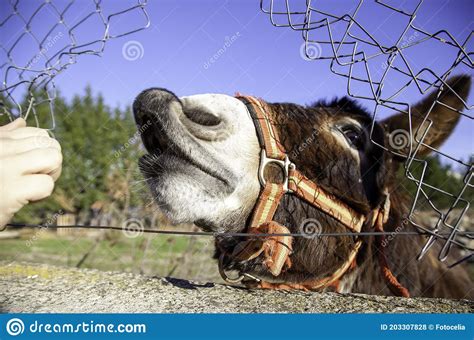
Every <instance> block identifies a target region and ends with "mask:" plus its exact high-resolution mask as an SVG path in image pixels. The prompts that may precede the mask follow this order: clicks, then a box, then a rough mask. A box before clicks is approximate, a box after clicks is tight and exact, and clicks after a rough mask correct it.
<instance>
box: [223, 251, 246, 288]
mask: <svg viewBox="0 0 474 340" xmlns="http://www.w3.org/2000/svg"><path fill="white" fill-rule="evenodd" d="M224 256H225V254H224V253H222V254H221V256H219V274H221V277H222V278H223V279H224V281H225V282H228V283H240V282H241V281H242V280H243V279H244V277H245V275H243V274H240V273H239V276H238V277H236V278H230V277H228V276H227V274H226V272H225V269H224Z"/></svg>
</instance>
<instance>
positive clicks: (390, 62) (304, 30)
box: [260, 0, 474, 261]
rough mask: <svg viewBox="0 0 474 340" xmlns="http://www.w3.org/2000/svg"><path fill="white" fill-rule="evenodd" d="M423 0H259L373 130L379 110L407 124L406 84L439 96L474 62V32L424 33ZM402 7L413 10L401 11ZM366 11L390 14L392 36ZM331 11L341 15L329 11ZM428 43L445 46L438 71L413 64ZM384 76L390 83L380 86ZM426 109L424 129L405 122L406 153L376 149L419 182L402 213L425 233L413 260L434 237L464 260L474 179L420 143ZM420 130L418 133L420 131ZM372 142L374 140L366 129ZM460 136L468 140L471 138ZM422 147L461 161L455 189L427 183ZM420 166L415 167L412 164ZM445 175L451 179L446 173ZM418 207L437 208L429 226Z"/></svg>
mask: <svg viewBox="0 0 474 340" xmlns="http://www.w3.org/2000/svg"><path fill="white" fill-rule="evenodd" d="M394 3H397V4H394ZM422 4H423V0H419V1H413V2H410V3H409V4H407V3H406V2H404V1H388V0H387V1H382V0H375V1H370V2H364V1H363V0H355V1H346V2H344V6H343V10H341V9H340V7H339V8H337V6H336V5H335V4H334V3H332V2H324V1H311V0H303V1H298V0H260V8H261V11H263V13H265V14H267V15H268V16H269V19H270V22H271V24H272V25H273V26H275V27H285V28H290V29H292V30H295V31H298V32H301V34H302V38H303V45H302V51H304V57H305V59H308V60H328V61H329V67H330V70H331V71H332V72H333V73H334V74H336V75H338V76H341V77H344V78H346V79H347V93H348V94H349V95H350V96H352V97H354V98H357V99H363V100H366V101H371V102H372V103H373V107H374V109H373V115H372V116H373V122H372V131H373V127H374V124H375V122H376V120H377V118H378V117H379V116H380V113H381V111H383V110H385V111H387V110H389V111H394V112H396V113H398V112H404V113H405V114H406V117H407V121H408V123H409V126H410V127H411V121H412V117H411V105H410V103H407V102H404V100H403V99H402V96H404V95H406V93H407V92H408V91H411V90H413V91H415V92H417V93H419V94H421V95H422V94H425V93H427V92H431V91H437V98H439V95H440V94H441V91H442V90H443V89H444V88H446V87H447V86H448V85H447V84H446V80H447V79H448V77H449V76H450V75H451V74H455V73H457V72H462V71H463V70H464V72H466V70H468V71H469V72H471V73H472V69H473V68H474V63H473V60H472V55H473V53H474V51H473V50H472V46H473V44H472V37H473V35H474V31H470V32H468V34H467V36H466V38H465V40H463V41H458V40H457V39H456V38H455V37H454V35H453V34H451V33H450V32H449V31H448V30H446V29H441V30H438V31H436V32H434V33H432V32H428V31H427V30H425V29H423V28H421V27H420V26H419V25H417V23H416V18H417V15H418V16H419V15H420V13H421V12H422V10H423V6H422ZM407 7H411V8H410V9H407ZM364 10H366V12H367V10H369V11H370V14H371V15H370V17H371V18H378V19H380V20H378V21H379V22H386V21H387V20H388V19H389V18H393V19H394V20H393V21H391V22H390V27H389V28H388V30H389V31H390V32H391V33H392V37H387V36H381V35H380V34H379V35H377V34H376V33H377V32H375V31H376V30H375V29H372V30H371V29H370V28H368V27H370V26H371V25H370V24H371V23H370V22H367V20H365V21H364V20H363V19H362V18H361V17H362V15H361V14H360V13H361V12H363V11H364ZM337 11H339V13H335V12H337ZM382 18H383V19H382ZM372 21H373V20H372ZM372 24H373V22H372ZM396 32H399V33H396ZM379 33H380V32H379ZM430 42H431V43H433V42H437V43H438V46H437V48H446V49H450V53H451V55H453V57H452V59H451V60H448V61H447V62H448V64H447V66H445V67H444V68H439V67H438V70H435V69H434V66H431V64H430V63H432V60H428V59H427V60H416V66H415V65H414V63H413V62H411V61H410V60H409V58H408V57H407V55H409V53H412V50H415V49H423V48H424V47H425V45H426V44H428V43H430ZM395 77H399V78H401V79H402V81H400V82H399V83H400V84H399V85H397V84H395V85H394V83H396V82H394V81H392V79H394V78H395ZM389 82H390V86H385V85H387V84H389ZM394 87H395V89H393V88H394ZM390 88H391V89H390ZM389 89H390V90H389ZM453 92H454V91H453ZM435 102H436V103H439V102H438V101H435ZM462 103H463V105H464V108H463V111H461V110H454V109H453V108H449V107H448V108H449V109H451V110H453V111H456V112H457V114H459V115H461V116H462V117H461V118H463V117H464V119H467V120H468V121H469V122H472V119H473V118H474V116H473V107H474V106H473V105H469V104H467V103H466V102H465V101H462ZM434 104H435V103H433V105H432V106H431V108H433V106H434ZM441 105H443V104H441ZM444 106H446V105H444ZM430 111H431V110H429V111H428V112H426V113H425V115H424V117H420V118H421V119H422V120H423V122H427V123H428V127H425V126H423V131H415V129H413V130H412V129H411V128H410V131H406V134H407V135H408V136H409V140H410V141H411V140H413V141H414V143H413V145H412V144H411V143H410V145H409V150H408V152H407V153H402V152H400V150H397V149H394V148H388V147H386V146H382V147H383V148H384V149H385V150H387V151H388V152H391V153H393V154H396V155H398V156H403V157H405V159H406V160H405V162H404V168H405V176H406V177H407V179H408V180H409V181H411V182H412V183H414V184H415V185H416V187H417V190H416V195H415V196H414V197H413V198H412V204H411V208H410V212H409V216H408V219H409V221H410V222H411V223H412V224H413V225H414V226H416V227H417V228H418V229H419V230H420V231H421V232H423V233H430V234H431V236H430V238H429V239H428V241H427V243H426V244H425V246H424V247H423V248H422V249H421V251H420V255H419V258H422V257H423V256H424V255H425V254H426V253H427V252H428V251H429V250H430V248H431V247H432V246H433V244H434V243H435V242H442V249H441V251H440V252H439V254H438V258H439V260H440V261H444V260H445V259H446V258H447V256H448V254H449V252H450V249H451V246H452V245H454V244H457V245H461V246H460V247H461V248H464V249H466V250H467V251H468V252H469V251H470V254H468V256H466V258H464V259H467V258H470V257H472V249H469V248H468V247H467V246H466V244H468V242H469V241H470V240H469V237H468V234H466V233H462V230H463V227H462V225H461V224H462V223H465V221H466V220H467V216H466V213H467V211H468V210H469V207H470V202H469V201H468V200H467V199H466V197H467V196H468V191H470V190H472V188H473V185H474V183H473V182H472V180H473V170H474V165H473V164H472V160H471V161H466V160H463V159H460V158H459V157H455V156H453V155H450V154H448V153H446V152H443V151H440V150H439V149H437V148H433V147H431V146H429V145H427V143H425V142H424V139H425V137H426V135H427V132H428V130H429V129H430V128H434V127H433V125H434V122H433V121H432V120H430V119H429V114H430ZM425 128H426V130H425ZM421 132H422V133H423V134H422V136H421V137H420V136H419V135H420V133H421ZM415 136H416V137H415ZM371 140H372V142H374V143H375V141H374V140H373V139H372V135H371ZM466 142H471V143H472V141H466ZM467 145H468V143H467ZM380 146H381V145H380ZM420 147H425V148H429V149H431V151H432V152H433V153H434V154H435V155H437V156H438V157H440V158H441V159H442V160H443V161H450V162H454V163H455V164H457V166H459V168H460V172H461V176H463V177H462V178H463V187H462V188H461V190H459V191H457V192H448V191H446V190H444V189H442V188H441V187H440V183H428V181H427V179H426V173H427V171H426V170H427V169H428V163H427V161H426V160H425V159H424V158H422V157H421V156H420V155H419V150H420V149H421V148H420ZM420 167H421V168H422V171H421V173H417V172H416V171H415V169H417V168H420ZM446 180H449V179H448V178H446ZM433 192H436V194H437V195H442V196H444V197H446V198H447V199H449V202H450V205H449V206H447V207H440V206H437V205H436V204H435V203H434V202H433V200H432V199H431V197H432V194H433ZM421 209H424V210H430V211H432V212H434V213H435V214H436V216H437V220H436V221H435V222H434V223H433V224H432V225H431V226H429V227H427V226H426V225H421V224H420V223H419V221H417V220H416V219H415V214H416V212H417V211H420V210H421ZM453 221H454V222H453ZM445 233H447V234H449V237H447V238H445V237H442V236H441V235H442V234H445ZM456 240H457V241H459V242H456Z"/></svg>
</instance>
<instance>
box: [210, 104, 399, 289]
mask: <svg viewBox="0 0 474 340" xmlns="http://www.w3.org/2000/svg"><path fill="white" fill-rule="evenodd" d="M236 98H238V99H240V100H241V101H242V102H243V103H244V104H245V105H246V106H247V109H248V111H249V113H250V115H251V117H252V119H253V121H254V124H255V127H256V130H257V136H258V140H259V143H260V146H261V148H262V151H261V155H260V166H259V170H258V178H259V181H260V184H261V186H262V190H261V192H260V195H259V197H258V200H257V203H256V205H255V208H254V212H253V215H252V219H251V221H250V225H249V226H248V230H247V232H248V233H249V234H271V236H269V237H268V236H267V237H265V238H263V237H256V238H255V239H250V240H246V241H243V242H241V243H239V244H238V245H237V246H236V247H235V248H234V250H233V252H232V253H231V254H226V253H223V254H222V255H221V257H220V259H219V271H220V273H221V276H222V277H223V278H224V280H226V281H229V282H238V281H241V280H242V279H244V278H247V279H250V280H246V284H247V285H248V286H256V287H260V288H285V289H286V288H293V289H304V290H316V289H322V288H325V287H329V286H333V285H337V283H338V281H339V279H340V278H341V277H342V276H343V275H344V274H345V273H346V272H347V271H348V269H350V268H351V267H352V265H353V264H354V263H355V258H356V256H357V253H358V251H359V249H360V246H361V244H362V241H361V240H360V239H359V240H357V241H356V243H355V244H354V247H353V249H352V250H351V252H350V254H349V256H348V258H347V260H346V261H345V262H344V263H343V264H342V265H341V266H340V267H339V268H338V269H337V270H335V271H334V273H333V274H332V275H330V276H328V277H325V278H323V279H319V280H308V281H304V282H301V283H297V284H293V283H285V284H273V283H268V282H264V281H262V280H260V279H258V278H256V277H254V276H252V275H250V274H247V273H242V274H241V275H240V277H239V278H237V279H230V278H229V277H228V276H227V275H226V273H225V270H224V263H223V261H224V257H225V256H226V255H227V256H230V257H231V258H233V259H235V260H237V261H239V262H246V261H249V260H252V259H254V258H256V257H257V256H259V255H261V254H262V253H263V254H264V261H263V264H264V266H266V268H267V269H268V270H269V271H270V273H271V274H272V275H273V276H275V277H278V276H279V275H280V274H281V272H282V271H284V270H286V269H288V268H290V267H291V259H290V255H291V253H292V242H293V237H292V236H291V235H290V231H289V230H288V228H287V227H285V226H283V225H281V224H279V223H278V222H276V221H273V217H274V215H275V212H276V210H277V208H278V206H279V204H280V201H281V199H282V197H283V195H285V194H293V195H296V196H297V197H299V198H300V199H302V200H304V201H305V202H307V203H309V204H310V205H312V206H313V207H315V208H317V209H318V210H320V211H322V212H324V213H325V214H327V215H329V216H331V217H332V218H334V219H335V220H337V221H338V222H340V223H342V224H343V225H344V226H346V228H348V229H349V230H350V231H352V232H354V233H359V232H360V231H361V229H362V226H363V224H364V223H365V222H366V221H367V217H366V216H364V215H363V214H360V213H358V212H356V211H355V210H354V209H352V208H351V207H349V206H348V205H346V204H345V203H343V202H342V201H340V200H339V199H337V198H336V197H334V196H332V195H330V194H328V193H326V192H325V191H324V190H323V189H322V188H321V187H319V186H318V185H317V184H316V183H315V182H313V181H311V180H309V179H308V178H307V177H306V176H304V175H303V174H302V173H301V172H299V171H298V170H297V169H296V166H295V164H294V163H292V162H291V161H290V160H289V158H288V155H287V153H286V152H285V148H284V147H283V145H282V144H281V143H280V138H279V136H278V132H277V130H276V129H275V128H274V126H275V123H274V120H273V117H271V116H270V114H269V112H268V110H266V104H265V102H263V101H261V100H259V99H257V98H254V97H251V96H242V95H237V96H236ZM269 164H275V165H277V166H279V167H280V168H281V170H282V173H283V175H284V178H283V182H282V183H273V182H270V181H268V180H267V179H265V176H264V172H265V168H266V166H267V165H269ZM386 202H388V204H387V203H386V204H385V206H384V207H382V208H381V209H377V210H376V211H375V212H374V213H373V215H372V217H371V218H370V219H371V221H370V222H372V225H374V224H375V225H376V226H377V230H380V229H381V228H383V224H384V223H385V222H386V220H387V218H388V209H389V199H388V196H387V200H386ZM382 230H383V229H382ZM383 257H384V258H385V256H383ZM381 263H382V264H385V265H384V266H383V269H382V270H383V271H384V268H385V269H386V270H385V271H386V272H388V273H385V274H384V277H387V276H390V279H389V280H387V281H388V282H389V283H390V282H391V284H390V287H392V286H397V285H398V286H400V287H402V288H403V289H404V290H405V291H403V292H401V291H402V290H401V289H398V288H395V290H396V291H397V295H402V296H408V291H406V289H405V288H404V287H403V286H401V285H400V284H399V283H398V281H397V280H396V278H395V277H394V276H393V274H392V273H391V271H390V270H389V269H388V267H387V265H386V259H385V261H381ZM386 274H387V275H386ZM392 290H393V289H392Z"/></svg>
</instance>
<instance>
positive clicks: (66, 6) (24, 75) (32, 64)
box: [0, 0, 150, 130]
mask: <svg viewBox="0 0 474 340" xmlns="http://www.w3.org/2000/svg"><path fill="white" fill-rule="evenodd" d="M25 3H27V4H25ZM146 3H147V0H134V4H133V5H129V6H128V7H126V8H124V9H123V10H120V11H118V12H114V13H108V12H107V11H106V8H105V7H106V6H103V5H102V0H89V1H76V0H69V1H68V2H59V1H54V0H44V1H41V2H35V4H38V5H36V7H35V6H33V3H32V2H27V1H20V0H10V1H9V2H8V3H2V5H1V6H2V14H1V17H0V32H2V33H0V34H2V35H3V37H2V39H0V77H1V78H2V84H1V85H0V115H7V116H8V118H9V119H10V120H13V119H14V118H17V117H19V116H21V117H24V118H25V119H26V118H28V116H29V115H30V114H31V115H32V116H33V117H34V120H35V124H36V126H38V127H40V122H39V119H38V116H37V112H36V111H37V110H36V109H37V107H38V106H39V105H48V106H49V112H50V114H51V126H48V127H46V126H41V127H43V128H48V129H50V130H54V128H55V119H54V98H55V96H56V90H55V86H54V78H55V77H56V76H57V75H58V74H60V73H61V72H63V71H64V70H65V69H66V68H68V67H69V66H70V65H72V64H75V63H76V62H77V61H78V59H79V56H81V55H96V56H100V55H101V54H102V52H103V51H104V49H105V45H106V43H107V41H108V40H110V39H114V38H119V37H123V36H126V35H129V34H133V33H135V32H138V31H141V30H143V29H145V28H147V27H148V26H149V25H150V20H149V18H148V14H147V12H146V10H145V7H146ZM127 14H128V15H137V14H138V15H139V16H141V17H142V20H141V22H140V23H139V25H138V26H137V27H131V28H127V30H126V31H125V32H118V33H115V34H113V33H112V31H111V28H112V26H114V30H118V28H116V27H115V26H118V25H116V24H117V23H118V21H119V19H121V17H125V16H126V15H127ZM38 22H40V24H38ZM112 22H113V24H112ZM88 25H91V26H92V27H94V37H92V38H91V37H90V36H89V35H88V36H87V37H86V39H84V37H83V34H82V32H81V29H84V27H87V26H88ZM96 27H97V29H96ZM24 44H28V49H30V48H33V49H34V50H32V51H31V52H30V54H29V57H28V58H26V59H25V58H24V54H25V51H23V50H22V48H23V46H24ZM30 56H32V57H30ZM25 94H26V97H27V103H26V104H25V103H22V102H21V100H20V99H19V98H24V95H25ZM43 124H44V123H43Z"/></svg>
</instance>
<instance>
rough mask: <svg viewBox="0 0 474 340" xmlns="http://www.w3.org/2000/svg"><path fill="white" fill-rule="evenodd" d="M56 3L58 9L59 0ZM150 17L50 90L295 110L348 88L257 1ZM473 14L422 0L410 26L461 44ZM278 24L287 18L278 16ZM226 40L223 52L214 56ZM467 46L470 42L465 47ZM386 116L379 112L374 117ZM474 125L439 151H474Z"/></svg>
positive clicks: (427, 50)
mask: <svg viewBox="0 0 474 340" xmlns="http://www.w3.org/2000/svg"><path fill="white" fill-rule="evenodd" d="M89 2H91V3H92V1H78V4H76V5H77V6H78V7H77V8H76V9H74V10H73V11H71V13H70V15H69V17H67V18H66V19H67V20H70V21H71V22H74V20H76V21H77V18H79V17H81V15H83V14H84V13H87V12H88V11H90V9H88V7H87V6H89V7H90V4H89ZM267 2H268V1H267ZM55 3H56V4H57V7H59V8H61V6H64V5H65V3H66V2H65V1H57V2H55ZM132 3H134V2H133V1H111V0H105V1H103V8H104V12H105V13H112V12H114V11H117V10H120V9H123V8H125V7H127V4H132ZM275 3H284V1H275ZM304 3H305V1H302V0H297V1H293V2H292V4H294V5H295V6H298V5H300V4H304ZM390 3H403V5H402V6H403V8H405V9H407V10H410V9H411V8H412V7H413V6H414V4H416V1H392V2H390ZM29 4H31V3H29ZM87 4H89V5H87ZM318 4H320V6H321V8H329V7H328V6H329V5H328V4H329V3H328V2H324V1H323V2H318ZM331 4H332V5H331V7H330V9H331V11H333V12H334V13H344V12H347V11H350V9H351V8H353V6H354V5H355V4H357V1H332V2H331ZM5 6H6V5H5V3H2V5H0V12H2V11H3V9H4V8H5ZM26 6H28V3H27V5H26ZM364 6H365V7H364V8H363V9H362V10H361V12H360V14H359V16H358V18H359V19H360V21H361V22H362V23H363V24H364V26H365V27H367V29H368V30H369V31H370V32H371V33H372V34H373V35H374V36H376V37H377V39H378V40H380V41H383V42H386V43H388V42H390V41H393V40H394V39H395V37H396V36H398V35H399V33H400V29H402V28H403V27H404V26H403V23H404V22H406V18H404V17H403V16H401V15H398V14H394V13H393V11H390V10H387V9H384V8H382V6H380V5H374V4H371V3H370V2H367V4H366V3H364ZM29 7H30V8H26V7H25V8H24V9H23V10H24V11H25V12H28V10H32V9H33V7H31V5H30V6H29ZM3 12H5V11H3ZM147 12H148V14H149V16H150V20H151V25H150V27H149V28H148V29H146V30H143V31H140V32H138V33H135V34H133V35H129V36H125V37H122V38H118V39H112V40H110V41H109V42H108V43H107V45H106V48H105V51H104V53H103V55H102V57H100V58H99V57H96V56H85V55H82V56H79V57H78V63H77V64H76V65H72V66H70V67H69V68H68V69H67V71H66V72H63V73H62V74H61V75H59V76H58V77H57V78H56V85H57V87H58V88H59V89H60V90H61V92H62V94H63V95H64V96H66V97H67V98H70V97H71V96H72V95H73V94H75V93H81V92H82V91H83V89H84V87H85V86H86V85H91V86H92V88H93V90H94V91H98V92H101V93H102V94H103V96H104V97H105V100H106V103H107V104H109V105H110V106H117V105H118V106H121V107H124V106H125V105H128V104H131V102H132V101H133V99H134V97H135V96H136V95H137V94H138V93H139V92H140V91H141V90H143V89H145V88H148V87H154V86H159V87H165V88H168V89H170V90H171V91H173V92H175V93H176V94H177V95H179V96H182V95H191V94H197V93H209V92H214V93H226V94H231V95H232V94H234V93H235V92H236V91H239V92H241V93H245V94H253V95H256V96H260V97H263V98H264V99H266V100H268V101H290V102H296V103H300V104H306V103H311V102H313V101H316V100H318V99H321V98H332V97H334V96H342V95H345V94H346V92H347V81H346V79H345V78H343V77H340V76H336V75H334V74H333V73H332V72H330V70H329V63H328V61H308V60H305V58H304V53H302V47H301V45H302V42H303V40H302V38H301V33H300V32H295V31H293V30H291V29H288V28H275V27H273V26H272V25H271V23H270V21H269V17H268V15H266V14H264V13H262V12H261V11H260V9H259V1H257V0H239V1H237V0H233V1H231V0H229V1H222V0H203V1H192V0H180V1H171V0H154V1H150V2H149V4H148V5H147ZM472 13H474V3H473V2H472V1H470V0H459V1H441V0H439V1H437V0H431V1H425V3H423V5H422V8H421V10H420V11H419V14H418V16H417V18H416V20H415V24H416V25H417V26H419V27H421V28H423V29H425V30H427V31H430V32H436V31H438V30H440V29H448V30H449V31H450V33H451V34H453V36H454V38H455V39H457V40H458V41H460V42H463V41H464V40H465V39H466V38H467V37H468V35H469V34H470V33H471V31H472V30H473V29H474V22H473V19H472ZM42 15H43V14H42ZM282 19H284V18H280V19H279V20H282ZM48 20H52V21H51V22H54V18H53V16H48V14H47V13H46V14H44V16H43V17H41V16H38V20H36V21H35V22H33V27H37V28H35V29H36V30H38V32H40V31H41V30H42V28H41V27H42V26H44V27H46V25H45V23H48V22H49V21H48ZM144 22H145V21H144V18H143V16H141V15H140V13H139V12H136V11H135V12H130V13H127V14H125V15H122V16H120V17H117V18H114V20H113V21H112V23H111V33H113V34H114V33H118V32H125V31H127V30H128V29H133V28H137V27H140V26H142V25H143V24H144ZM47 25H49V26H48V27H50V26H51V24H47ZM60 29H61V28H58V30H57V32H59V30H60ZM2 30H3V31H2ZM5 30H6V32H5ZM338 30H339V31H338ZM44 32H46V31H44ZM101 32H102V27H101V26H100V23H98V22H94V21H91V22H85V23H83V24H82V25H80V27H79V28H78V29H77V34H76V35H77V37H78V39H79V40H80V41H87V40H92V39H93V37H100V35H101ZM54 33H55V32H52V33H51V34H54ZM323 33H324V32H323V31H318V30H316V31H314V32H311V34H313V35H312V36H311V37H313V36H315V35H317V34H321V35H322V34H323ZM333 33H334V34H337V33H340V28H338V27H336V25H335V27H334V32H333ZM17 35H18V26H17V27H14V26H13V27H10V28H8V27H0V39H1V42H2V44H3V45H7V46H8V45H9V44H11V43H12V42H13V41H15V39H14V38H15V37H16V36H17ZM418 38H419V36H416V34H415V35H414V33H413V32H408V33H407V34H406V39H407V41H410V40H411V39H418ZM81 39H82V40H81ZM471 40H472V39H471ZM68 42H69V40H68V37H67V36H63V37H62V38H61V39H59V40H58V42H57V46H59V45H61V44H63V45H64V44H67V43H68ZM226 42H227V46H226V48H225V52H224V53H219V49H222V48H223V47H224V46H225V45H226ZM473 43H474V42H472V41H471V48H470V50H471V51H472V44H473ZM127 44H128V45H127ZM20 45H21V44H20ZM20 45H19V46H18V47H17V48H16V50H15V53H17V54H18V55H17V56H16V57H17V58H19V59H22V58H23V59H25V58H26V56H31V54H32V52H31V48H30V45H29V44H28V43H24V44H23V45H21V46H20ZM130 45H136V46H139V49H140V51H139V57H138V58H137V59H136V60H129V59H130V57H128V58H126V57H124V52H123V51H124V48H126V46H130ZM124 46H125V47H124ZM412 50H413V51H412ZM320 51H321V52H322V54H323V55H328V54H330V52H331V51H330V50H329V47H328V46H325V45H321V46H320ZM454 52H455V50H454V49H452V48H449V46H446V44H442V43H440V42H428V43H425V44H422V45H419V47H417V48H412V49H410V52H407V53H406V57H407V59H408V60H409V62H410V65H411V67H412V68H413V69H414V70H415V71H416V70H420V69H422V68H423V67H430V68H432V69H434V70H435V71H436V72H443V71H445V69H446V67H447V65H449V63H452V61H453V58H454ZM33 53H34V52H33ZM215 55H217V56H218V57H217V58H216V57H215ZM0 58H2V56H1V55H0ZM132 59H134V58H132ZM397 62H398V61H397ZM383 63H384V60H383V59H381V58H377V59H374V60H372V61H371V64H370V68H371V74H372V75H373V76H374V78H377V76H381V75H382V73H383V70H384V64H383ZM2 72H3V70H2ZM358 72H365V71H364V70H363V69H358V68H357V67H356V68H355V69H354V73H355V74H358ZM460 72H464V73H470V74H472V73H473V71H472V69H469V68H467V67H466V68H460V69H459V70H457V71H456V72H455V73H460ZM2 78H3V74H2ZM405 80H406V78H405ZM403 81H404V78H402V77H400V76H398V75H397V74H389V77H388V78H387V80H386V82H385V86H386V87H385V88H384V91H387V93H390V91H391V90H394V89H395V88H397V86H399V85H400V84H401V83H402V82H403ZM353 90H354V91H355V92H356V93H360V94H366V93H367V90H368V89H367V88H364V87H363V86H359V85H357V84H354V85H353ZM420 98H421V94H420V93H419V92H418V91H417V90H415V89H414V88H410V89H409V90H407V91H406V93H405V92H404V93H403V95H402V96H401V97H399V100H400V101H403V102H416V101H417V100H419V99H420ZM473 98H474V97H473V96H472V95H471V96H470V98H469V101H468V103H472V101H473V100H472V99H473ZM365 105H366V107H369V108H370V106H371V104H370V102H366V103H365ZM387 114H388V112H387V110H385V111H383V112H382V113H381V117H384V116H386V115H387ZM471 115H472V111H471ZM473 127H474V125H473V122H472V120H471V119H468V118H463V119H462V121H461V124H459V126H458V127H457V129H456V131H455V134H454V136H453V137H452V138H451V139H450V140H449V141H448V143H446V144H445V145H444V147H443V151H446V152H448V153H450V154H452V155H454V156H456V157H465V156H466V155H468V154H472V153H474V151H473V150H474V140H473V137H472V131H473Z"/></svg>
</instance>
